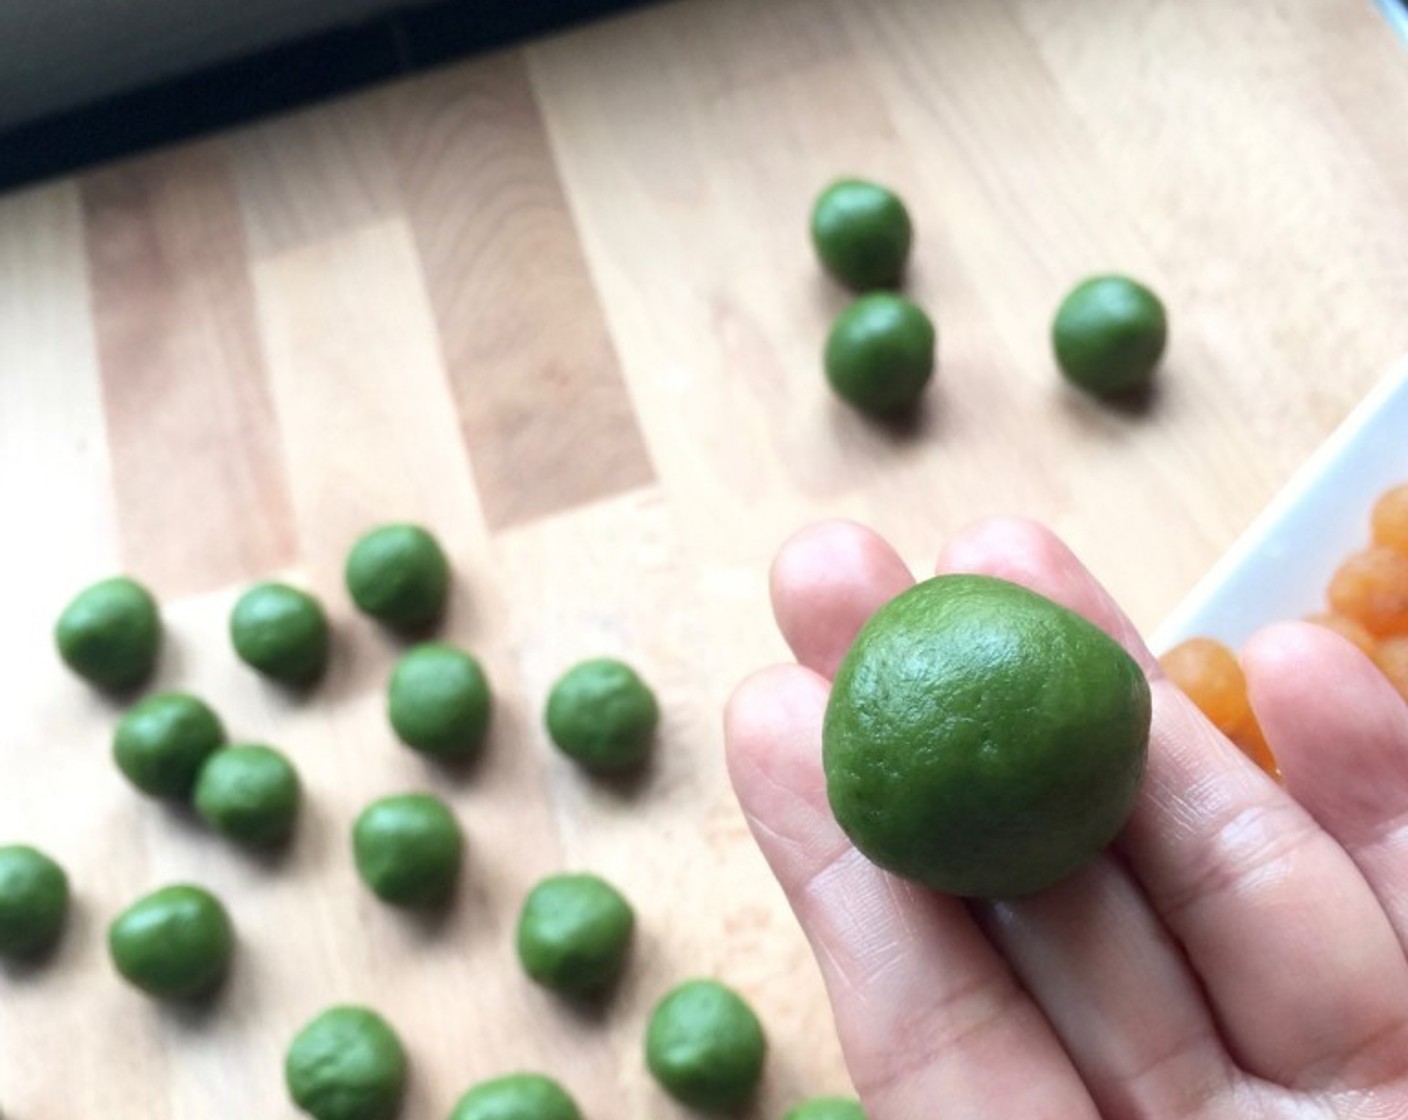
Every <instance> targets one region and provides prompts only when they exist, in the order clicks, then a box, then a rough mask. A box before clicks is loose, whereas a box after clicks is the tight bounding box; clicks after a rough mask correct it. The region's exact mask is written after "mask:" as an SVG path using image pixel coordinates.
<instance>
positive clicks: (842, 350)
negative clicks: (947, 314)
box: [823, 292, 936, 416]
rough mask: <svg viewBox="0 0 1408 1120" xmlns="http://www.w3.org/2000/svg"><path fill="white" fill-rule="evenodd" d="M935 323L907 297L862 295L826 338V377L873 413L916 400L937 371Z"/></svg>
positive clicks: (896, 409) (895, 410) (897, 409)
mask: <svg viewBox="0 0 1408 1120" xmlns="http://www.w3.org/2000/svg"><path fill="white" fill-rule="evenodd" d="M935 338H936V335H935V333H934V324H933V323H932V322H930V321H929V317H928V316H927V315H925V314H924V312H923V311H922V310H920V309H919V308H918V307H916V306H915V305H914V304H912V303H910V301H909V300H907V299H905V298H904V297H903V296H897V295H892V294H890V293H888V292H875V293H874V294H872V295H868V296H861V298H860V299H858V300H856V301H855V303H853V304H851V306H850V307H848V308H846V310H845V311H843V312H841V314H840V315H839V316H837V318H836V321H835V322H834V323H833V324H832V325H831V333H830V334H828V335H827V337H826V351H825V354H824V356H823V365H824V366H825V369H826V379H827V380H828V381H829V382H830V383H831V387H832V388H833V389H834V390H835V391H836V393H837V395H838V396H840V397H841V398H842V399H843V400H845V401H847V402H848V403H850V404H852V405H854V406H855V407H856V408H858V409H860V410H861V411H862V412H866V413H870V414H871V415H873V416H894V415H896V414H898V413H901V412H906V411H908V410H909V409H911V408H913V407H914V406H915V404H917V403H918V401H919V398H920V396H921V395H922V394H923V392H924V388H925V386H927V385H928V384H929V378H930V377H932V376H933V373H934V343H935Z"/></svg>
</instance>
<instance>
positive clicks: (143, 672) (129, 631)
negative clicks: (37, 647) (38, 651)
mask: <svg viewBox="0 0 1408 1120" xmlns="http://www.w3.org/2000/svg"><path fill="white" fill-rule="evenodd" d="M54 642H55V644H56V645H57V646H58V649H59V656H60V657H62V658H63V660H64V664H66V665H67V666H68V667H69V668H70V669H72V670H73V671H74V672H75V673H77V674H78V675H79V676H80V677H83V678H84V679H85V680H88V681H91V682H92V683H93V684H96V685H98V686H99V687H101V688H110V689H126V688H135V687H136V686H137V685H139V684H141V683H142V682H143V681H145V680H146V679H147V678H148V677H150V676H151V675H152V670H153V669H154V668H156V658H157V652H158V651H159V649H160V647H161V616H160V614H159V613H158V611H157V605H156V600H155V599H153V598H152V595H151V592H150V591H148V590H147V589H146V588H145V587H143V586H142V585H141V584H140V583H138V582H137V581H136V580H133V579H128V578H127V577H126V576H114V577H113V578H112V579H105V580H103V581H102V582H100V583H95V584H93V585H92V586H91V587H88V588H86V589H85V590H83V591H80V592H79V593H78V595H76V596H75V597H74V598H73V600H72V601H71V602H70V603H69V604H68V606H67V607H65V608H64V611H63V613H62V614H61V615H59V621H58V623H57V624H56V625H55V627H54Z"/></svg>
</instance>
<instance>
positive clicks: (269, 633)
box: [230, 583, 328, 685]
mask: <svg viewBox="0 0 1408 1120" xmlns="http://www.w3.org/2000/svg"><path fill="white" fill-rule="evenodd" d="M230 641H232V642H233V643H234V646H235V652H236V653H237V654H239V657H240V660H241V661H243V662H244V663H245V664H246V665H248V666H249V667H250V668H251V669H254V670H256V671H258V672H260V673H263V674H264V675H265V676H266V677H272V678H273V679H274V680H276V681H282V682H283V683H284V684H292V685H303V684H310V683H311V682H313V681H315V680H317V678H318V677H320V676H322V673H323V670H324V669H325V668H326V667H327V663H328V620H327V617H326V616H325V615H324V614H323V608H322V605H321V604H319V602H318V600H317V599H315V598H313V596H311V595H309V594H308V592H306V591H300V590H299V589H298V588H296V587H289V586H288V584H286V583H257V584H255V585H254V586H253V587H251V588H250V589H249V590H248V591H246V592H245V593H244V594H243V595H241V596H240V597H239V601H238V602H237V603H235V609H234V610H233V611H231V612H230Z"/></svg>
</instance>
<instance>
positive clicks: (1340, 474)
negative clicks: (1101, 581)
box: [1151, 358, 1408, 652]
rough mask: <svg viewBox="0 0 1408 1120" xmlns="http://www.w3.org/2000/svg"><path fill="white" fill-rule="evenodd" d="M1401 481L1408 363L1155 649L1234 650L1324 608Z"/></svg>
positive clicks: (1229, 557)
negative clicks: (1217, 643) (1192, 641)
mask: <svg viewBox="0 0 1408 1120" xmlns="http://www.w3.org/2000/svg"><path fill="white" fill-rule="evenodd" d="M1400 482H1408V358H1405V359H1404V360H1403V361H1401V362H1400V363H1399V364H1398V365H1397V366H1395V367H1394V369H1393V371H1392V372H1391V373H1390V374H1389V376H1387V377H1386V378H1384V380H1383V381H1381V382H1380V383H1379V384H1378V385H1376V386H1375V387H1374V389H1373V391H1372V392H1370V394H1369V395H1368V396H1367V397H1366V398H1365V399H1364V400H1363V401H1362V402H1361V403H1360V404H1359V406H1358V407H1356V408H1355V410H1354V411H1353V412H1352V413H1350V414H1349V416H1348V417H1346V418H1345V421H1344V423H1343V424H1341V425H1340V426H1339V427H1338V428H1336V429H1335V431H1334V434H1333V435H1331V436H1330V438H1329V439H1327V440H1326V441H1325V442H1324V443H1323V444H1322V445H1321V446H1320V447H1319V448H1318V449H1317V450H1316V452H1315V454H1314V455H1312V456H1311V457H1310V458H1309V459H1308V460H1307V461H1306V463H1305V465H1304V466H1303V467H1301V469H1300V470H1299V471H1297V472H1296V474H1295V477H1293V478H1292V479H1291V481H1290V482H1289V483H1287V484H1286V487H1285V488H1284V489H1283V490H1282V491H1281V492H1280V493H1279V494H1277V495H1276V497H1275V498H1274V499H1273V500H1272V502H1271V504H1270V505H1268V506H1267V507H1266V509H1265V510H1263V511H1262V513H1261V514H1260V515H1259V516H1258V517H1257V519H1256V520H1255V521H1253V522H1252V524H1251V526H1250V527H1249V528H1248V529H1247V531H1246V532H1245V533H1243V534H1242V535H1241V536H1240V537H1239V538H1238V539H1237V542H1236V543H1235V544H1234V545H1233V546H1232V548H1231V549H1230V550H1229V551H1228V552H1227V553H1226V555H1224V556H1223V557H1222V559H1221V560H1219V561H1218V562H1217V563H1216V564H1215V565H1213V567H1212V569H1211V570H1210V571H1209V572H1208V574H1207V575H1206V576H1204V577H1203V578H1202V580H1200V581H1199V583H1198V585H1197V586H1196V587H1194V588H1193V590H1192V592H1191V593H1190V594H1189V595H1188V597H1187V598H1186V599H1185V600H1184V601H1183V602H1182V603H1180V604H1179V605H1178V607H1177V608H1176V609H1175V610H1174V611H1173V613H1172V614H1170V615H1169V617H1168V618H1167V619H1165V620H1164V622H1163V625H1161V626H1160V627H1159V628H1158V630H1157V631H1156V632H1155V633H1154V637H1153V641H1152V642H1151V644H1152V645H1153V647H1154V650H1155V651H1156V652H1159V651H1162V650H1166V649H1168V648H1169V647H1170V646H1172V645H1176V644H1177V643H1178V642H1181V641H1182V640H1183V639H1184V638H1190V637H1194V636H1196V635H1204V636H1207V637H1210V638H1217V639H1219V640H1221V641H1223V642H1226V643H1227V644H1228V645H1231V646H1233V647H1234V648H1235V647H1236V646H1239V645H1241V643H1242V642H1243V641H1244V640H1245V639H1246V638H1247V637H1249V636H1250V635H1251V634H1252V632H1253V631H1255V630H1257V629H1258V628H1260V627H1262V626H1264V625H1266V624H1268V623H1271V622H1277V621H1281V620H1284V619H1289V618H1300V617H1302V616H1304V615H1307V614H1312V613H1314V612H1316V611H1320V610H1323V609H1324V601H1325V600H1324V596H1325V585H1326V583H1328V582H1329V579H1330V576H1331V575H1332V574H1333V573H1334V571H1335V568H1336V567H1338V566H1339V564H1340V562H1341V561H1342V560H1343V559H1344V558H1345V556H1347V555H1348V554H1349V553H1350V552H1352V551H1354V550H1355V549H1357V548H1361V547H1363V546H1364V545H1366V544H1367V543H1368V541H1369V511H1370V510H1371V509H1372V508H1373V505H1374V502H1375V500H1376V499H1377V498H1378V497H1379V495H1380V494H1382V493H1383V492H1384V491H1385V490H1387V489H1388V488H1389V487H1391V486H1394V485H1397V484H1398V483H1400Z"/></svg>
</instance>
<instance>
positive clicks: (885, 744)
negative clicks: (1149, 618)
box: [822, 575, 1150, 898]
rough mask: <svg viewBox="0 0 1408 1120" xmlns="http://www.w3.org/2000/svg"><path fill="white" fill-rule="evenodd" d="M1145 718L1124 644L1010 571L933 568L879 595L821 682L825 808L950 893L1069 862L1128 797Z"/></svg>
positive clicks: (1002, 892)
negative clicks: (825, 693)
mask: <svg viewBox="0 0 1408 1120" xmlns="http://www.w3.org/2000/svg"><path fill="white" fill-rule="evenodd" d="M1149 724H1150V695H1149V683H1148V681H1147V680H1146V679H1145V677H1144V673H1143V671H1142V670H1141V669H1140V668H1139V666H1138V664H1137V663H1136V662H1135V661H1134V659H1133V658H1132V657H1130V656H1129V654H1128V653H1126V652H1125V651H1124V650H1123V649H1122V648H1121V647H1120V645H1119V644H1118V643H1117V642H1116V641H1115V640H1114V639H1113V638H1111V637H1110V636H1109V635H1108V634H1106V633H1105V632H1104V631H1102V630H1101V629H1099V628H1098V627H1097V626H1095V625H1094V624H1093V623H1091V622H1088V621H1087V620H1086V619H1084V618H1082V617H1081V616H1080V615H1078V614H1076V613H1074V612H1073V611H1070V610H1067V609H1066V608H1065V607H1062V606H1060V605H1058V604H1056V603H1053V602H1051V600H1049V599H1046V598H1043V597H1042V596H1040V595H1037V594H1036V593H1035V592H1032V591H1029V590H1027V589H1026V588H1024V587H1019V586H1018V585H1016V584H1014V583H1008V582H1006V581H1005V580H1000V579H995V578H993V577H991V576H982V575H945V576H938V577H937V578H934V579H930V580H926V581H925V582H923V583H921V584H918V585H917V586H916V587H913V588H911V589H910V590H908V591H906V592H904V593H903V594H901V595H899V596H897V597H896V598H894V599H892V600H891V601H890V602H889V603H887V604H885V605H884V606H883V607H881V608H880V609H879V610H878V611H876V612H875V614H873V615H872V616H871V618H870V620H869V621H868V622H867V623H866V624H865V626H864V627H863V628H862V629H861V631H860V634H859V635H858V636H857V637H856V640H855V642H854V644H853V645H852V646H851V649H850V650H849V651H848V652H847V654H846V656H845V658H844V659H843V660H842V662H841V665H840V668H839V669H838V670H837V672H836V678H835V680H834V682H833V684H832V689H831V696H830V699H829V700H828V702H827V708H826V717H825V720H824V722H823V725H822V764H823V766H824V768H825V771H826V790H827V795H828V797H829V799H830V802H831V808H832V811H833V812H834V813H835V814H836V820H837V822H838V823H839V824H840V825H841V827H842V828H843V829H844V830H845V832H846V834H847V835H848V836H849V837H850V838H851V840H852V842H853V843H854V844H855V846H856V847H857V848H859V849H860V850H861V851H862V852H864V853H865V854H866V856H868V857H869V858H870V859H871V860H873V861H874V862H875V863H876V864H878V865H879V866H881V867H883V868H885V869H887V870H889V871H892V872H894V873H895V874H897V875H902V876H904V877H905V878H907V879H913V880H915V881H917V882H920V883H923V884H925V885H927V886H929V887H932V888H934V889H935V890H938V891H942V892H944V893H945V894H954V895H962V896H968V897H976V898H1008V897H1015V896H1018V895H1025V894H1031V893H1033V892H1034V891H1039V890H1043V889H1045V888H1046V887H1049V886H1051V885H1052V884H1054V883H1056V882H1058V881H1059V880H1061V879H1063V878H1065V877H1066V876H1067V875H1069V874H1071V873H1072V872H1074V871H1076V870H1077V869H1078V868H1080V867H1081V866H1083V865H1084V864H1086V863H1088V862H1089V861H1090V860H1091V859H1093V858H1094V857H1095V856H1096V855H1097V854H1098V853H1099V852H1100V851H1101V850H1103V849H1104V848H1105V846H1106V845H1108V844H1109V843H1110V841H1111V840H1113V839H1114V837H1115V834H1116V833H1117V832H1119V830H1120V828H1121V827H1123V825H1124V823H1125V821H1126V820H1127V819H1128V817H1129V814H1130V811H1131V810H1132V809H1133V807H1134V801H1135V797H1136V796H1137V794H1138V792H1139V785H1140V780H1141V778H1142V777H1143V773H1144V761H1145V756H1146V754H1147V750H1148V742H1149Z"/></svg>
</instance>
